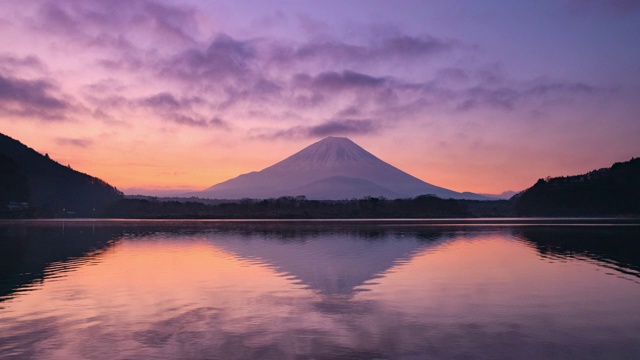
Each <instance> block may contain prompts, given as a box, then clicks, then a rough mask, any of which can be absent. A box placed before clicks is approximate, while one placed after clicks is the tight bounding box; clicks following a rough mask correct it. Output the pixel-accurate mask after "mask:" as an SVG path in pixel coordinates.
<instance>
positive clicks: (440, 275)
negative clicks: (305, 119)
mask: <svg viewBox="0 0 640 360" xmlns="http://www.w3.org/2000/svg"><path fill="white" fill-rule="evenodd" d="M0 358H2V359H545V358H546V359H551V358H553V359H638V358H640V226H639V223H638V221H637V220H608V219H582V220H580V219H578V220H576V219H538V220H525V219H503V220H490V219H475V220H456V219H449V220H413V221H400V220H398V221H297V222H294V221H291V222H287V221H92V220H85V221H68V220H67V221H62V220H60V221H22V222H20V221H17V222H9V221H5V222H2V223H0Z"/></svg>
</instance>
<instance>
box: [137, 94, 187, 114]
mask: <svg viewBox="0 0 640 360" xmlns="http://www.w3.org/2000/svg"><path fill="white" fill-rule="evenodd" d="M138 103H139V104H140V105H142V106H146V107H151V108H154V109H158V110H174V111H175V110H180V109H182V108H183V107H184V105H185V104H183V103H182V102H180V101H178V100H177V99H176V98H175V97H174V96H173V95H171V94H170V93H167V92H163V93H159V94H156V95H153V96H149V97H146V98H143V99H141V100H139V101H138Z"/></svg>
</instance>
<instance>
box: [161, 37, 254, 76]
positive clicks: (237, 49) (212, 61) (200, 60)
mask: <svg viewBox="0 0 640 360" xmlns="http://www.w3.org/2000/svg"><path fill="white" fill-rule="evenodd" d="M254 59H256V50H255V49H254V47H253V45H252V43H251V42H249V41H239V40H235V39H233V38H232V37H230V36H228V35H226V34H220V35H218V36H217V37H216V38H215V39H214V40H213V41H212V42H211V43H210V44H209V46H208V47H207V48H206V49H204V50H200V49H198V48H191V49H188V50H186V51H183V52H180V53H178V54H177V55H175V56H173V57H171V58H170V59H168V60H164V61H161V63H160V71H159V73H160V74H161V75H168V76H172V77H174V78H178V79H180V80H184V81H187V82H193V81H196V82H199V81H211V80H215V81H222V80H226V79H229V78H233V79H241V78H247V77H250V75H251V73H252V71H251V68H252V65H251V62H252V61H253V60H254Z"/></svg>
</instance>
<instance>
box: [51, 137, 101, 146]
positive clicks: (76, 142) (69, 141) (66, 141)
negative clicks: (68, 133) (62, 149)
mask: <svg viewBox="0 0 640 360" xmlns="http://www.w3.org/2000/svg"><path fill="white" fill-rule="evenodd" d="M55 141H56V144H58V145H63V146H75V147H80V148H87V147H89V146H91V145H92V144H93V140H91V139H75V138H56V139H55Z"/></svg>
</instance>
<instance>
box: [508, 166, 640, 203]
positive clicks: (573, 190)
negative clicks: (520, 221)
mask: <svg viewBox="0 0 640 360" xmlns="http://www.w3.org/2000/svg"><path fill="white" fill-rule="evenodd" d="M513 200H514V201H515V202H516V205H515V206H516V211H517V212H518V214H519V215H525V216H598V215H607V216H610V215H631V214H640V158H633V159H631V160H630V161H627V162H622V163H615V164H613V166H611V167H610V168H604V169H599V170H594V171H591V172H589V173H587V174H583V175H576V176H566V177H556V178H546V179H540V180H538V182H536V183H535V185H533V186H532V187H530V188H529V189H527V190H525V191H523V192H522V193H520V194H518V195H515V196H514V198H513Z"/></svg>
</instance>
